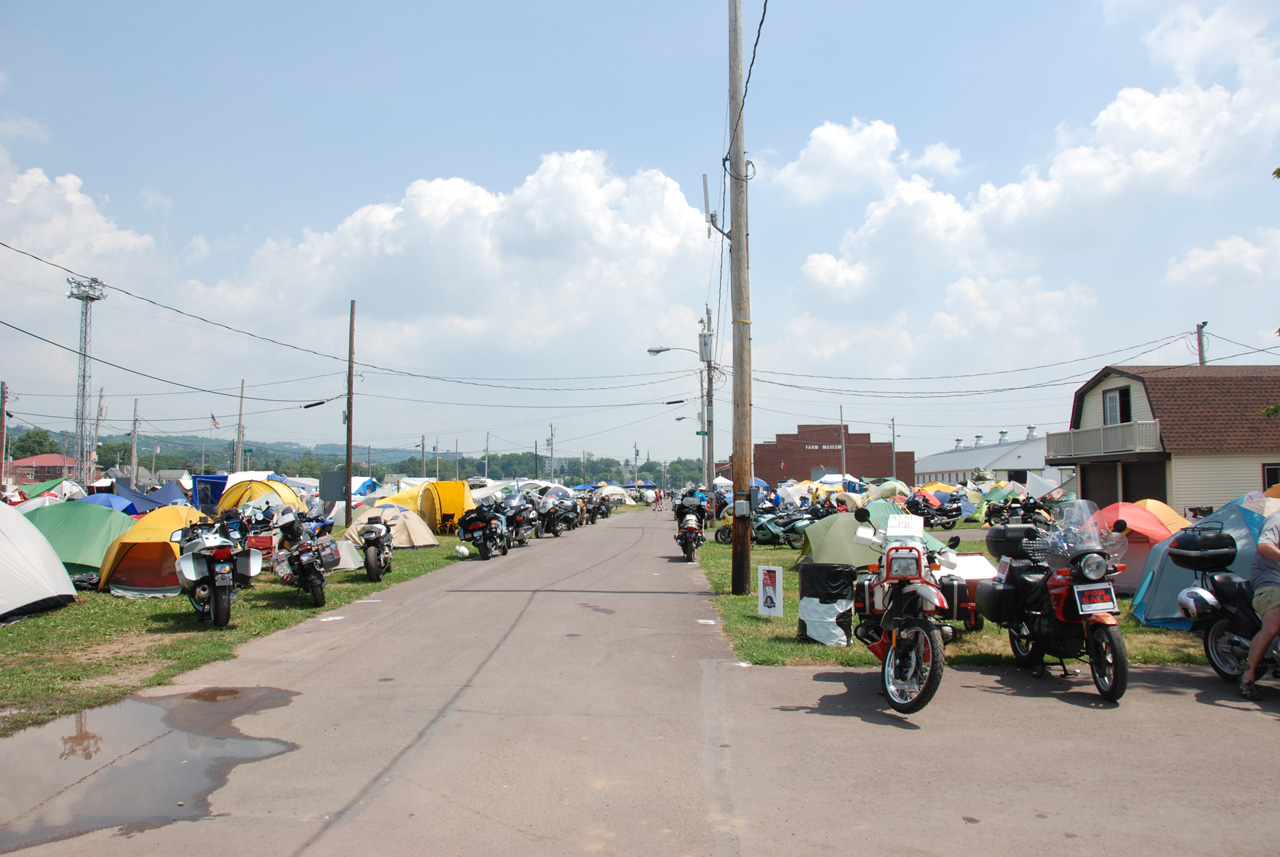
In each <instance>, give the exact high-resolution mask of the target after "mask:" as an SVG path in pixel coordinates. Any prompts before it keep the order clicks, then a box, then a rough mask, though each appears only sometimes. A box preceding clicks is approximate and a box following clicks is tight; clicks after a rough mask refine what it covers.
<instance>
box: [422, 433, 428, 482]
mask: <svg viewBox="0 0 1280 857" xmlns="http://www.w3.org/2000/svg"><path fill="white" fill-rule="evenodd" d="M422 478H423V479H426V478H427V436H426V435H425V434H424V435H423V436H422Z"/></svg>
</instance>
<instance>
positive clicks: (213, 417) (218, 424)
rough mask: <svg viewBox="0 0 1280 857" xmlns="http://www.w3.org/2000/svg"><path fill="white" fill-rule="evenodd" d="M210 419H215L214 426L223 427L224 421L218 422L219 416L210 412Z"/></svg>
mask: <svg viewBox="0 0 1280 857" xmlns="http://www.w3.org/2000/svg"><path fill="white" fill-rule="evenodd" d="M209 419H210V420H212V421H213V427H214V428H218V429H220V428H222V423H220V422H218V418H217V417H215V416H214V415H213V414H212V413H210V414H209Z"/></svg>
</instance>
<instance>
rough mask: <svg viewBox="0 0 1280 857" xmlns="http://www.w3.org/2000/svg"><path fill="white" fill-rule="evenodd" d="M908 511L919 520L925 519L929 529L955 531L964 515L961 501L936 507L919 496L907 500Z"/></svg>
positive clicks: (953, 501)
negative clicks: (939, 528) (937, 528)
mask: <svg viewBox="0 0 1280 857" xmlns="http://www.w3.org/2000/svg"><path fill="white" fill-rule="evenodd" d="M906 509H907V511H908V512H910V513H911V514H912V515H915V516H916V517H917V518H923V519H924V525H925V527H927V528H928V529H933V528H934V527H941V528H942V529H944V530H951V529H954V528H955V525H956V524H958V523H960V518H961V517H962V516H963V515H964V511H963V510H962V509H961V508H960V501H959V500H952V501H951V502H949V503H943V504H942V505H941V506H934V505H932V504H931V503H930V502H929V501H928V500H926V499H925V498H924V497H922V496H921V495H919V494H916V495H915V496H913V497H910V498H908V499H907V504H906Z"/></svg>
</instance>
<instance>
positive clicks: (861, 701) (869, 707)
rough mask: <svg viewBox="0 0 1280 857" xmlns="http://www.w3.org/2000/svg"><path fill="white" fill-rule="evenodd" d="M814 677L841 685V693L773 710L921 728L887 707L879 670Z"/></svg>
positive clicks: (816, 679) (816, 675)
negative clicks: (813, 701) (815, 703)
mask: <svg viewBox="0 0 1280 857" xmlns="http://www.w3.org/2000/svg"><path fill="white" fill-rule="evenodd" d="M813 680H814V681H822V682H829V683H832V684H840V685H843V687H844V689H843V692H841V693H831V694H827V695H826V696H823V697H822V698H821V699H819V700H818V703H817V705H779V706H777V707H775V709H774V710H775V711H792V712H800V713H802V714H822V715H826V716H828V717H857V718H859V719H861V720H862V721H864V722H866V723H869V724H871V725H873V726H894V727H897V728H899V729H911V730H914V729H919V728H920V727H919V726H917V725H916V724H915V723H912V722H911V721H910V720H908V719H907V718H905V717H903V716H902V715H900V714H897V713H895V712H893V711H891V710H886V703H885V701H884V694H883V693H882V692H881V690H880V673H879V672H878V671H877V672H864V671H854V670H849V671H843V672H828V673H815V674H814V676H813Z"/></svg>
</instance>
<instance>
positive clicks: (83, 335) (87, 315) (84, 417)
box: [67, 277, 107, 485]
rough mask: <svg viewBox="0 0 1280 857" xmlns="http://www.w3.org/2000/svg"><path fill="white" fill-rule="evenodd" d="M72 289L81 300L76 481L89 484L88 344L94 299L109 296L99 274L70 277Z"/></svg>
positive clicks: (72, 295)
mask: <svg viewBox="0 0 1280 857" xmlns="http://www.w3.org/2000/svg"><path fill="white" fill-rule="evenodd" d="M67 283H68V284H69V285H70V286H71V291H69V292H67V297H69V298H71V299H73V300H77V301H80V375H79V380H78V382H77V386H76V452H75V455H76V468H75V481H76V482H79V483H80V484H81V485H88V484H89V483H90V482H92V481H93V463H94V462H93V459H94V457H95V456H94V452H95V450H94V448H93V426H92V420H91V419H90V417H89V345H90V343H91V341H92V339H93V336H92V329H93V320H92V314H91V309H92V307H93V302H94V301H100V300H104V299H105V298H106V297H107V292H106V288H105V287H104V286H103V285H102V283H101V282H100V281H99V280H98V278H97V277H90V278H89V280H88V281H85V280H73V279H71V278H70V277H68V278H67Z"/></svg>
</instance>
